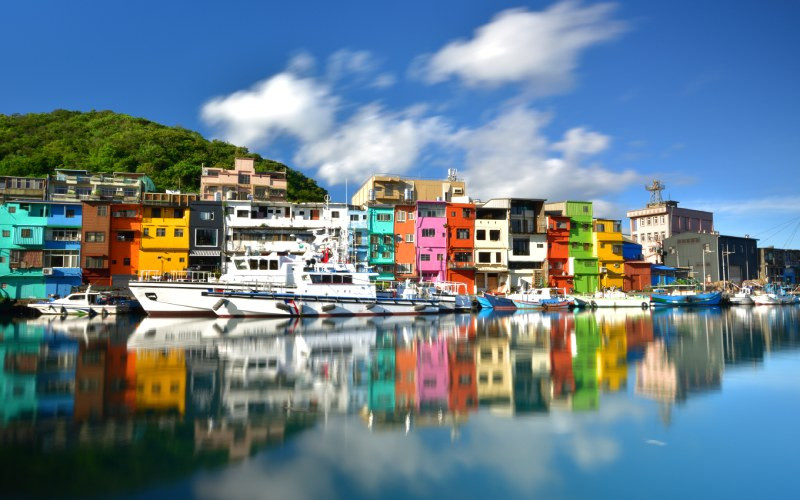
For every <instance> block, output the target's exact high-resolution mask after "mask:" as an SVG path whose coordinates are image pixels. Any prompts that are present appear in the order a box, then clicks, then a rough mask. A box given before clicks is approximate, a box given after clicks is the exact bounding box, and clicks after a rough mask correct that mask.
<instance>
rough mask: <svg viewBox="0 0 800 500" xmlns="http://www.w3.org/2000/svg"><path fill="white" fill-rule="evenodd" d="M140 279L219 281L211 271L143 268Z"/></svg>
mask: <svg viewBox="0 0 800 500" xmlns="http://www.w3.org/2000/svg"><path fill="white" fill-rule="evenodd" d="M139 281H166V282H188V283H201V282H202V283H208V282H214V281H217V278H216V276H215V274H214V273H213V272H210V271H160V270H158V269H155V270H151V269H143V270H140V271H139Z"/></svg>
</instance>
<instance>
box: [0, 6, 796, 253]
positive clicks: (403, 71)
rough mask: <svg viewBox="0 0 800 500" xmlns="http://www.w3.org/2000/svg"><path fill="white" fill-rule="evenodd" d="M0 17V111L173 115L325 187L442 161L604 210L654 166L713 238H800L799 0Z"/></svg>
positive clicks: (478, 190) (481, 189)
mask: <svg viewBox="0 0 800 500" xmlns="http://www.w3.org/2000/svg"><path fill="white" fill-rule="evenodd" d="M3 18H4V20H5V23H4V27H3V30H0V47H2V48H0V51H2V61H3V64H2V69H3V71H2V75H1V76H2V78H0V113H3V114H10V113H27V112H47V111H51V110H53V109H58V108H62V109H75V110H91V109H97V110H101V109H110V110H114V111H117V112H121V113H127V114H131V115H135V116H141V117H145V118H148V119H151V120H154V121H157V122H160V123H164V124H167V125H181V126H183V127H186V128H190V129H193V130H198V131H199V132H201V133H202V134H204V135H205V136H206V137H209V138H211V137H213V138H220V139H225V140H229V141H231V142H234V143H236V144H240V145H245V146H247V147H249V148H250V149H251V150H253V151H256V152H258V153H260V154H262V155H264V156H266V157H268V158H273V159H276V160H279V161H282V162H284V163H286V164H288V165H290V166H292V167H295V168H298V169H300V170H302V171H303V172H305V173H306V174H308V175H310V176H312V177H314V178H316V179H318V180H319V181H320V183H321V184H322V185H324V186H325V187H326V188H328V189H329V190H330V191H331V194H332V195H333V198H334V199H335V200H337V201H342V200H344V199H345V180H347V186H348V190H349V192H352V190H353V189H354V187H355V186H357V185H359V184H360V183H361V182H363V181H364V179H365V178H366V177H367V176H368V175H369V174H370V173H374V172H391V173H401V174H405V175H410V176H420V177H428V178H431V177H442V176H444V175H445V173H446V170H447V168H452V167H455V168H457V169H458V171H459V175H460V176H462V177H464V178H466V180H467V181H468V190H469V192H470V194H471V195H472V196H473V197H477V198H481V199H487V198H490V197H493V196H522V197H538V198H547V199H551V200H560V199H565V198H570V199H591V200H593V201H595V202H596V203H597V205H596V206H597V208H596V215H599V216H607V217H617V218H622V217H624V213H625V211H626V210H629V209H632V208H639V207H641V206H643V204H644V203H645V202H646V201H647V199H648V195H647V192H646V191H645V190H644V187H643V186H644V184H645V183H647V182H649V181H651V180H652V179H656V178H657V179H661V180H662V181H663V182H664V183H665V184H666V185H667V189H666V192H665V195H668V196H670V197H671V198H672V199H675V200H678V201H680V202H681V205H682V206H685V207H687V208H701V209H708V210H712V211H714V213H715V225H716V227H717V229H718V230H720V231H721V232H723V233H726V234H737V235H742V234H750V235H751V236H755V237H759V238H761V242H760V243H761V244H762V245H769V244H774V245H775V246H778V247H782V246H790V247H800V234H795V230H796V229H797V227H798V224H800V195H798V186H799V185H800V182H798V180H800V174H798V172H797V171H798V158H800V141H798V137H800V119H798V116H800V97H799V96H798V93H797V89H798V88H800V58H799V57H797V47H800V30H797V29H796V22H797V20H798V19H800V3H797V2H793V1H788V0H787V1H777V0H776V1H770V2H744V1H740V2H696V1H684V0H673V1H670V2H640V1H620V2H611V3H605V2H603V3H598V2H588V1H584V2H576V1H561V2H550V1H547V2H539V1H515V2H508V1H504V0H495V1H491V2H487V1H485V0H484V1H478V0H459V1H451V0H437V1H433V2H431V1H426V2H418V1H414V0H411V1H406V2H374V1H373V2H367V1H340V2H324V1H315V0H296V1H293V2H272V1H252V2H245V1H227V2H203V1H194V2H177V1H176V2H165V1H163V0H162V1H161V2H150V1H140V2H127V3H122V2H88V1H76V2H56V1H53V2H44V1H31V2H16V3H15V4H7V5H5V6H4V8H3ZM771 228H774V229H771ZM798 233H800V231H798Z"/></svg>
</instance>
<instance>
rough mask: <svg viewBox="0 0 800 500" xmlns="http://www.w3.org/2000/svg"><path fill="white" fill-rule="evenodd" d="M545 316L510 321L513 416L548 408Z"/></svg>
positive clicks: (548, 359)
mask: <svg viewBox="0 0 800 500" xmlns="http://www.w3.org/2000/svg"><path fill="white" fill-rule="evenodd" d="M548 316H549V315H547V314H535V315H530V314H523V315H518V316H512V318H511V334H512V336H511V348H510V358H511V372H512V374H511V377H512V386H513V411H514V413H517V414H519V413H531V412H546V411H548V410H549V407H550V399H551V397H552V394H551V383H552V382H551V380H552V379H551V360H550V322H549V318H548Z"/></svg>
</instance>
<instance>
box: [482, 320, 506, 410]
mask: <svg viewBox="0 0 800 500" xmlns="http://www.w3.org/2000/svg"><path fill="white" fill-rule="evenodd" d="M475 350H476V359H475V373H476V375H477V378H478V388H477V389H478V390H477V392H478V402H479V404H481V405H486V406H489V407H490V408H491V409H492V410H495V411H511V409H512V407H511V403H512V398H513V385H512V380H511V349H510V339H509V337H508V336H505V335H503V336H499V337H487V336H479V337H478V339H477V342H476V343H475Z"/></svg>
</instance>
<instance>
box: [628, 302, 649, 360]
mask: <svg viewBox="0 0 800 500" xmlns="http://www.w3.org/2000/svg"><path fill="white" fill-rule="evenodd" d="M652 340H653V317H652V316H651V313H650V311H642V312H641V314H628V315H626V316H625V343H626V345H627V351H628V353H627V359H628V361H636V360H639V359H642V357H643V356H644V351H645V348H646V347H647V345H648V344H649V343H650V342H652Z"/></svg>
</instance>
